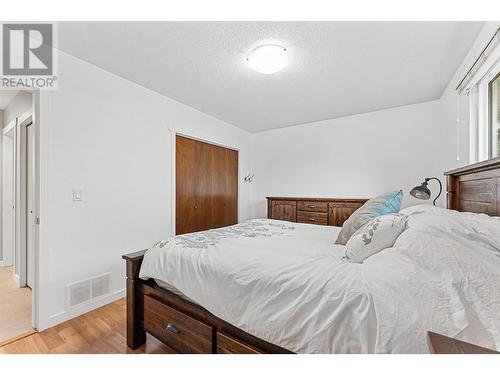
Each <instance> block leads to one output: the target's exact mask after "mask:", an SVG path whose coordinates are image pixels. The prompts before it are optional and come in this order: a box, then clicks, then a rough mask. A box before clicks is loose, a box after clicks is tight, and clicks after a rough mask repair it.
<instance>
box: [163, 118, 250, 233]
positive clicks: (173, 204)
mask: <svg viewBox="0 0 500 375" xmlns="http://www.w3.org/2000/svg"><path fill="white" fill-rule="evenodd" d="M168 130H170V144H171V148H170V151H171V157H170V159H171V165H170V181H171V186H170V200H171V201H170V202H171V203H170V204H171V207H172V210H171V218H170V222H171V226H170V230H171V236H175V218H176V215H175V214H176V212H175V210H176V201H177V196H176V190H177V187H176V180H175V176H176V169H177V160H176V149H177V142H176V139H177V136H181V137H185V138H189V139H193V140H195V141H199V142H204V143H208V144H211V145H214V146H219V147H224V148H227V149H230V150H234V151H237V152H238V173H237V181H238V202H237V203H238V204H237V217H238V223H239V222H240V191H241V189H240V149H239V148H237V147H233V146H228V145H226V144H223V143H219V142H216V141H211V140H207V139H206V138H200V137H198V136H195V135H192V134H190V133H189V132H184V131H179V130H177V129H175V128H169V129H168Z"/></svg>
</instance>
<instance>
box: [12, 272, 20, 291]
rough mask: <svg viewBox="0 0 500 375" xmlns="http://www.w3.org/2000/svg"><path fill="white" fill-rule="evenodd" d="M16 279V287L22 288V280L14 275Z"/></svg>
mask: <svg viewBox="0 0 500 375" xmlns="http://www.w3.org/2000/svg"><path fill="white" fill-rule="evenodd" d="M12 276H13V277H14V281H15V282H16V286H17V287H18V288H20V287H21V279H20V278H19V275H16V274H15V273H14V274H13V275H12Z"/></svg>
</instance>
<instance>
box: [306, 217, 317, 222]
mask: <svg viewBox="0 0 500 375" xmlns="http://www.w3.org/2000/svg"><path fill="white" fill-rule="evenodd" d="M307 220H309V221H316V219H315V218H313V217H310V218H308V219H307Z"/></svg>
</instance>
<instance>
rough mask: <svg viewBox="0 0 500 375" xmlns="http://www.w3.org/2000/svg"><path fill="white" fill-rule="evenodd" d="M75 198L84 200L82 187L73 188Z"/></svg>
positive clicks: (75, 199)
mask: <svg viewBox="0 0 500 375" xmlns="http://www.w3.org/2000/svg"><path fill="white" fill-rule="evenodd" d="M73 200H74V201H81V200H82V191H81V190H80V189H73Z"/></svg>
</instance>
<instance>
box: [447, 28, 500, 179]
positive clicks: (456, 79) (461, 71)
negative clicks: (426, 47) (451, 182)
mask: <svg viewBox="0 0 500 375" xmlns="http://www.w3.org/2000/svg"><path fill="white" fill-rule="evenodd" d="M498 27H500V22H487V23H486V24H485V26H484V28H483V29H482V30H481V32H480V33H479V35H478V37H477V38H476V41H475V42H474V44H473V45H472V47H471V49H470V50H469V53H468V54H467V56H466V57H465V59H464V60H463V61H462V63H461V64H460V67H459V68H458V69H457V71H456V73H455V75H454V76H453V78H452V79H451V81H450V83H449V84H448V87H447V88H446V90H445V91H444V92H443V95H442V96H441V99H440V108H441V114H440V115H441V146H440V150H441V165H442V168H443V170H444V171H447V170H450V169H454V168H457V167H461V166H464V165H467V164H469V123H470V121H469V98H468V96H467V95H461V96H459V97H458V108H459V118H460V123H459V128H458V132H457V121H456V119H457V93H456V91H455V88H456V87H457V86H458V84H459V83H460V81H461V80H462V78H463V77H464V75H465V74H466V73H467V71H468V70H469V69H470V67H471V66H472V64H474V61H475V60H476V59H477V58H478V56H479V55H480V54H481V51H482V50H483V49H484V47H486V44H487V43H488V41H489V40H490V39H491V37H492V36H493V35H494V34H495V32H496V31H497V29H498ZM457 134H458V146H457Z"/></svg>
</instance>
